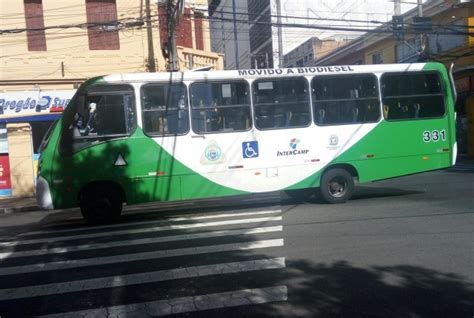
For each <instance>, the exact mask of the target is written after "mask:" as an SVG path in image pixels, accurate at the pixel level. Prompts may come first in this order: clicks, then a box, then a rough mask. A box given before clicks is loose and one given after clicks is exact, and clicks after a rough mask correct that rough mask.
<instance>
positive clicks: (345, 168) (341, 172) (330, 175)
mask: <svg viewBox="0 0 474 318" xmlns="http://www.w3.org/2000/svg"><path fill="white" fill-rule="evenodd" d="M358 177H359V174H358V173H357V170H356V169H355V168H354V167H353V166H352V165H349V164H335V165H331V166H329V167H327V168H326V169H325V170H324V172H323V173H322V175H321V179H320V187H319V194H320V197H321V198H322V199H323V200H324V201H325V202H327V203H330V204H335V203H345V202H346V201H347V200H349V199H350V198H351V197H352V195H353V194H354V190H355V182H354V179H358Z"/></svg>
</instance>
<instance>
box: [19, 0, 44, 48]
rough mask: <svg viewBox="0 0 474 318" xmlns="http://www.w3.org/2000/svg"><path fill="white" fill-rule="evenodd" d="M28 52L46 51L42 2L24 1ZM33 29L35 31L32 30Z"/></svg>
mask: <svg viewBox="0 0 474 318" xmlns="http://www.w3.org/2000/svg"><path fill="white" fill-rule="evenodd" d="M24 5H25V21H26V28H27V29H28V30H27V31H26V37H27V39H28V51H46V36H45V32H44V17H43V2H42V0H25V1H24ZM33 29H35V30H33Z"/></svg>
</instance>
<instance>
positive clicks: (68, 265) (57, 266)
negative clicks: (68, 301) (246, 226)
mask: <svg viewBox="0 0 474 318" xmlns="http://www.w3.org/2000/svg"><path fill="white" fill-rule="evenodd" d="M277 246H283V239H275V240H266V241H253V242H248V243H233V244H220V245H210V246H200V247H188V248H180V249H174V250H162V251H154V252H147V253H135V254H122V255H117V256H109V257H94V258H83V259H80V260H67V261H60V262H51V263H38V264H30V265H24V266H15V267H3V268H0V276H3V275H15V274H23V273H33V272H41V271H52V270H62V269H72V268H81V267H87V266H98V265H106V264H119V263H125V262H131V261H145V260H150V259H157V258H165V257H176V256H184V255H199V254H205V253H217V252H227V251H237V250H250V249H259V248H268V247H277Z"/></svg>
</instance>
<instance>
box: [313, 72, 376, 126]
mask: <svg viewBox="0 0 474 318" xmlns="http://www.w3.org/2000/svg"><path fill="white" fill-rule="evenodd" d="M311 89H312V94H313V110H314V112H313V113H314V122H315V123H316V125H319V126H324V125H341V124H357V123H367V122H376V121H378V120H379V118H380V103H379V98H378V89H377V78H376V77H375V76H374V75H372V74H360V75H350V76H324V77H315V78H314V79H313V80H312V82H311Z"/></svg>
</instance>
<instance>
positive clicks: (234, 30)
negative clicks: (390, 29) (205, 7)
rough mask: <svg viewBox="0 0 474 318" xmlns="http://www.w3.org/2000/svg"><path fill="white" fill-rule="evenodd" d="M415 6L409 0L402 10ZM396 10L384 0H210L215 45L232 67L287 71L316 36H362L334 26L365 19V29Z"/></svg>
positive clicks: (226, 63)
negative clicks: (290, 57) (289, 60)
mask: <svg viewBox="0 0 474 318" xmlns="http://www.w3.org/2000/svg"><path fill="white" fill-rule="evenodd" d="M412 7H413V4H407V3H406V2H404V3H402V4H401V11H405V10H408V9H410V8H412ZM233 8H236V10H237V11H236V12H237V13H236V14H235V15H234V14H232V9H233ZM393 12H394V4H393V2H390V1H380V0H351V1H330V0H209V15H210V18H211V21H212V22H211V24H210V27H211V39H212V46H213V49H214V50H215V51H216V52H221V53H225V58H226V61H225V68H226V69H236V68H273V67H282V66H283V65H284V61H283V56H284V55H285V54H288V53H289V52H290V51H292V50H293V49H295V48H296V47H298V46H300V45H301V43H303V42H305V41H307V40H308V39H310V38H313V37H318V38H319V39H322V40H326V39H329V38H330V39H333V40H336V41H343V40H346V39H352V38H354V36H355V35H356V34H358V33H355V32H349V31H345V32H342V31H341V32H338V31H335V30H328V29H327V27H328V26H333V25H334V24H336V25H337V26H338V27H352V28H354V22H352V21H351V20H353V19H359V20H361V21H365V22H364V23H362V24H360V23H359V24H358V25H359V27H363V28H369V29H370V28H374V27H375V26H376V25H377V24H372V23H370V21H371V20H377V21H384V22H385V21H389V20H390V19H391V17H392V15H393ZM335 21H338V22H335ZM236 35H238V40H237V36H236ZM328 43H329V42H328Z"/></svg>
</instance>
